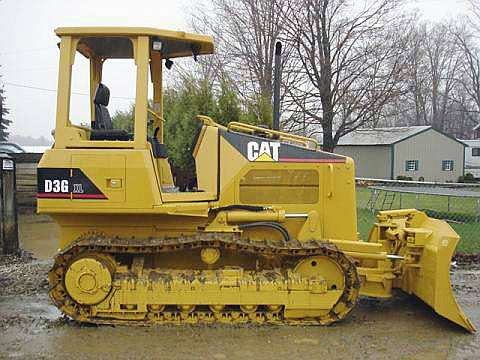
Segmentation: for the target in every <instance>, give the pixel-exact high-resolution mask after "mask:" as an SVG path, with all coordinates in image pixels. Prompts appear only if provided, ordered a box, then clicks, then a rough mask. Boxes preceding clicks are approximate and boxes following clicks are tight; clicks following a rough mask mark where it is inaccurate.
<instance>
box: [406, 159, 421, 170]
mask: <svg viewBox="0 0 480 360" xmlns="http://www.w3.org/2000/svg"><path fill="white" fill-rule="evenodd" d="M405 171H418V160H407V161H405Z"/></svg>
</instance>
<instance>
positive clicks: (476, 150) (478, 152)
mask: <svg viewBox="0 0 480 360" xmlns="http://www.w3.org/2000/svg"><path fill="white" fill-rule="evenodd" d="M472 156H480V148H472Z"/></svg>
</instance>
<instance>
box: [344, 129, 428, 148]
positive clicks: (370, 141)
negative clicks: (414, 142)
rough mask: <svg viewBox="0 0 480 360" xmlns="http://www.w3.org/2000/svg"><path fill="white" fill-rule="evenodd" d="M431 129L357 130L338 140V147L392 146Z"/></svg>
mask: <svg viewBox="0 0 480 360" xmlns="http://www.w3.org/2000/svg"><path fill="white" fill-rule="evenodd" d="M431 128H432V127H431V126H409V127H407V126H405V127H390V128H374V129H359V130H356V131H353V132H351V133H349V134H347V135H345V136H343V137H342V138H340V141H339V142H338V145H392V144H395V143H397V142H400V141H402V140H405V139H407V138H409V137H411V136H414V135H417V134H419V133H421V132H424V131H426V130H429V129H431Z"/></svg>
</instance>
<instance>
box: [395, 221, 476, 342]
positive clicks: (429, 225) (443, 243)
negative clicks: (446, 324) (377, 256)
mask: <svg viewBox="0 0 480 360" xmlns="http://www.w3.org/2000/svg"><path fill="white" fill-rule="evenodd" d="M412 220H413V221H412V224H410V226H412V225H413V228H405V231H406V232H407V234H408V233H409V232H410V231H412V233H411V235H410V237H408V235H407V243H408V245H407V247H408V248H409V251H407V254H409V253H410V254H415V250H418V251H419V256H418V263H416V264H413V265H407V267H406V273H405V276H404V277H403V281H402V289H403V290H404V291H406V292H407V293H410V294H414V295H416V296H418V297H419V298H420V299H422V300H423V301H424V302H425V303H427V304H428V305H430V306H431V307H432V308H433V309H434V310H435V312H436V313H438V314H439V315H441V316H443V317H445V318H447V319H448V320H450V321H453V322H454V323H456V324H458V325H460V326H462V327H463V328H465V329H466V330H468V331H469V332H471V333H473V332H475V331H476V328H475V326H474V325H473V324H472V323H471V322H470V320H469V319H468V318H467V317H466V316H465V314H464V312H463V310H462V309H461V308H460V306H459V305H458V303H457V301H456V299H455V295H454V293H453V290H452V286H451V282H450V266H451V261H452V256H453V254H454V252H455V249H456V247H457V244H458V242H459V240H460V238H459V236H458V235H457V233H456V232H455V231H454V230H453V229H452V228H451V227H450V225H449V224H448V223H447V222H445V221H442V220H437V219H432V218H429V217H428V216H426V215H425V214H424V213H420V212H418V213H417V214H416V216H415V217H414V219H412ZM417 226H418V228H417ZM418 232H420V233H422V232H423V235H424V236H422V235H421V234H420V236H418V235H417V234H418ZM412 235H413V236H412ZM422 238H423V241H422V240H420V244H419V243H418V240H417V239H422ZM408 239H410V240H408ZM412 242H413V244H412ZM422 242H424V244H421V243H422ZM420 248H423V249H422V250H420Z"/></svg>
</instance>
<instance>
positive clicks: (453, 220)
mask: <svg viewBox="0 0 480 360" xmlns="http://www.w3.org/2000/svg"><path fill="white" fill-rule="evenodd" d="M370 195H371V190H370V189H367V188H357V214H358V231H359V232H360V234H361V237H362V239H366V238H367V237H368V234H369V232H370V229H371V227H372V225H373V223H374V222H375V221H376V217H375V215H374V214H373V213H372V210H371V209H370V208H369V206H367V204H368V200H369V199H370ZM382 202H383V194H382V196H380V197H379V199H378V201H377V209H380V208H381V205H382ZM400 208H402V209H412V208H413V209H419V210H423V211H425V212H427V214H428V215H429V216H431V217H434V218H437V219H444V220H447V221H448V222H449V223H450V225H451V226H452V228H453V229H455V231H456V232H457V233H458V234H459V235H460V242H459V244H458V246H457V252H463V253H468V254H474V253H480V213H479V211H480V210H479V209H478V204H477V199H473V198H454V197H452V198H450V204H448V200H447V197H444V196H435V195H419V196H418V197H417V195H415V194H402V196H401V200H400V194H396V197H395V200H394V202H393V205H392V209H400Z"/></svg>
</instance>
